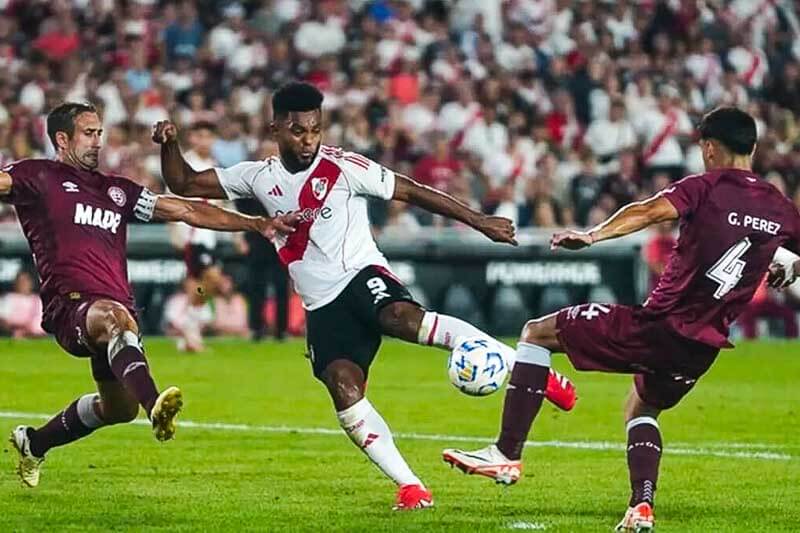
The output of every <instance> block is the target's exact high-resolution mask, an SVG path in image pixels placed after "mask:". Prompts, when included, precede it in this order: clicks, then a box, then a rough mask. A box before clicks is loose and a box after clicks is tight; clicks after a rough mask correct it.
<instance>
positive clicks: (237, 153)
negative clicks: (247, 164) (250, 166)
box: [211, 117, 249, 167]
mask: <svg viewBox="0 0 800 533" xmlns="http://www.w3.org/2000/svg"><path fill="white" fill-rule="evenodd" d="M248 154H249V152H248V150H247V144H246V142H245V139H244V136H243V131H242V123H241V121H240V120H238V119H237V118H236V117H230V118H228V119H227V120H225V121H223V123H222V125H221V128H220V135H219V137H217V138H216V139H214V141H213V142H212V144H211V157H212V158H213V159H214V160H216V162H217V164H216V165H215V166H220V167H232V166H233V165H235V164H236V163H241V162H242V161H244V160H245V159H247V157H248Z"/></svg>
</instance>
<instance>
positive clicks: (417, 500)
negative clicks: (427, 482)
mask: <svg viewBox="0 0 800 533" xmlns="http://www.w3.org/2000/svg"><path fill="white" fill-rule="evenodd" d="M426 507H433V495H432V494H431V491H429V490H428V489H426V488H425V487H423V486H422V485H400V488H399V489H397V504H396V505H395V506H394V507H393V509H394V510H395V511H411V510H413V509H425V508H426Z"/></svg>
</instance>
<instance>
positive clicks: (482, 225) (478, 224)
mask: <svg viewBox="0 0 800 533" xmlns="http://www.w3.org/2000/svg"><path fill="white" fill-rule="evenodd" d="M392 198H393V199H395V200H401V201H403V202H408V203H409V204H413V205H416V206H418V207H421V208H423V209H425V210H426V211H430V212H431V213H436V214H437V215H442V216H445V217H447V218H452V219H455V220H458V221H461V222H463V223H464V224H467V225H468V226H470V227H473V228H475V229H476V230H478V231H480V232H481V233H483V234H484V235H486V236H487V237H489V238H490V239H492V240H493V241H494V242H506V243H509V244H513V245H514V246H516V245H517V240H516V239H515V238H514V234H515V229H514V223H513V222H511V221H510V220H509V219H507V218H503V217H495V216H489V215H486V214H484V213H481V212H479V211H475V210H474V209H472V208H471V207H470V206H468V205H467V204H465V203H463V202H461V201H459V200H456V199H455V198H453V197H452V196H450V195H449V194H446V193H443V192H442V191H437V190H436V189H434V188H432V187H428V186H427V185H422V184H420V183H417V182H416V181H414V180H413V179H411V178H409V177H407V176H403V175H401V174H396V178H395V185H394V196H392Z"/></svg>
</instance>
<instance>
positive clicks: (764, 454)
mask: <svg viewBox="0 0 800 533" xmlns="http://www.w3.org/2000/svg"><path fill="white" fill-rule="evenodd" d="M51 417H52V415H46V414H41V413H22V412H16V411H0V418H12V419H20V420H25V419H28V420H30V419H32V418H33V419H38V420H48V419H49V418H51ZM133 423H134V424H138V425H150V423H149V422H148V421H147V420H144V419H138V420H135V421H134V422H133ZM179 425H180V427H184V428H194V429H205V430H217V431H244V432H253V433H284V434H287V433H299V434H301V435H336V436H340V435H342V430H340V429H331V428H310V427H293V426H261V425H251V424H228V423H225V422H194V421H192V420H180V421H179ZM394 437H395V438H397V439H409V440H427V441H436V442H451V443H458V442H469V443H472V444H482V443H489V442H494V439H489V438H485V437H469V436H466V435H436V434H430V433H394ZM525 445H526V446H527V447H530V448H571V449H577V450H594V451H608V450H611V451H624V450H625V444H624V443H622V442H608V441H561V440H549V441H528V442H527V443H525ZM748 447H750V448H758V449H763V450H764V451H730V450H725V449H724V448H748ZM780 447H781V446H780V445H775V446H772V445H770V444H764V443H754V444H747V443H737V442H731V443H725V442H720V443H704V444H703V445H702V446H697V445H693V444H689V443H682V444H680V445H677V446H666V447H665V448H664V451H665V453H668V454H674V455H692V456H706V457H724V458H733V459H760V460H767V461H790V460H794V459H795V458H796V457H795V456H793V455H789V454H786V453H779V452H776V451H773V450H771V449H769V448H780Z"/></svg>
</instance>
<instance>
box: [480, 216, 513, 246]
mask: <svg viewBox="0 0 800 533" xmlns="http://www.w3.org/2000/svg"><path fill="white" fill-rule="evenodd" d="M475 229H477V230H478V231H480V232H481V233H483V234H484V235H486V236H487V237H489V238H490V239H492V240H493V241H494V242H506V243H508V244H513V245H514V246H516V245H517V240H516V238H515V234H516V229H515V228H514V223H513V222H512V221H511V220H509V219H507V218H504V217H494V216H483V217H481V219H480V220H479V221H478V223H477V224H476V225H475Z"/></svg>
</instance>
